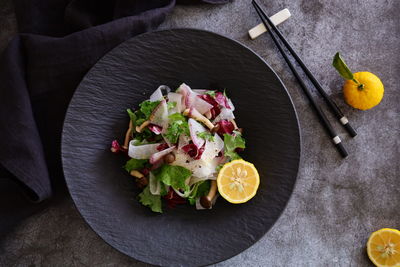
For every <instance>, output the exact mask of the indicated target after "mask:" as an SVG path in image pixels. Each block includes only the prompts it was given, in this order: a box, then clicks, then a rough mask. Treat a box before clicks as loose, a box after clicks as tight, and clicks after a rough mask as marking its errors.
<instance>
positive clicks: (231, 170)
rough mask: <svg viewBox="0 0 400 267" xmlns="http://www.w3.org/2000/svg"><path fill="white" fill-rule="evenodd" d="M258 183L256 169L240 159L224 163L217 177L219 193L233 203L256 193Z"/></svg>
mask: <svg viewBox="0 0 400 267" xmlns="http://www.w3.org/2000/svg"><path fill="white" fill-rule="evenodd" d="M259 184H260V176H259V175H258V172H257V169H256V168H255V167H254V165H253V164H251V163H250V162H247V161H244V160H241V159H240V160H234V161H231V162H229V163H226V164H225V165H224V166H223V167H222V169H221V170H220V172H219V174H218V178H217V186H218V192H219V194H220V195H221V196H222V197H223V198H225V199H226V200H227V201H229V202H230V203H234V204H239V203H244V202H247V201H249V200H250V199H251V198H252V197H254V195H255V194H256V193H257V189H258V186H259Z"/></svg>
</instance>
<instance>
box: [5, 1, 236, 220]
mask: <svg viewBox="0 0 400 267" xmlns="http://www.w3.org/2000/svg"><path fill="white" fill-rule="evenodd" d="M228 1H229V0H203V1H201V0H197V1H195V0H185V1H182V3H183V2H184V3H185V4H187V3H199V2H207V3H213V4H217V3H226V2H228ZM175 4H176V1H175V0H113V1H111V0H109V1H98V0H86V1H84V0H72V1H71V0H36V1H32V0H15V1H14V6H15V11H16V15H17V21H18V29H19V32H20V34H19V35H18V36H16V37H15V38H14V39H13V40H12V41H11V42H10V44H9V46H8V47H7V48H6V50H5V51H4V53H3V55H2V56H1V58H0V142H1V144H0V147H1V149H0V187H1V191H0V195H1V196H0V227H1V225H3V224H4V220H7V219H6V216H4V212H8V214H10V211H15V210H18V209H19V208H20V206H21V207H22V206H23V204H20V203H19V202H18V200H17V199H16V197H15V194H16V193H15V192H17V191H19V190H20V189H22V190H21V191H23V192H25V193H26V194H27V195H28V196H29V198H30V199H31V200H33V201H35V202H40V201H42V200H44V199H47V198H49V197H50V196H51V195H52V193H53V189H54V187H55V186H56V185H57V183H61V184H63V182H62V181H61V182H60V181H58V180H62V169H61V160H60V137H61V129H62V123H63V119H64V115H65V111H66V108H67V106H68V103H69V101H70V99H71V97H72V94H73V92H74V90H75V88H76V87H77V86H78V84H79V82H80V81H81V79H82V78H83V76H84V75H85V73H86V72H87V71H88V70H89V69H90V67H91V66H93V65H94V64H95V63H96V61H97V60H98V59H100V58H101V57H102V56H103V55H104V54H105V53H107V52H108V51H109V50H111V49H112V48H114V47H115V46H116V45H118V44H120V43H121V42H123V41H125V40H127V39H129V38H131V37H133V36H135V35H137V34H140V33H143V32H146V31H150V30H153V29H155V28H156V27H157V26H158V25H159V24H160V23H162V22H163V21H164V19H165V17H166V15H167V14H168V13H169V12H170V11H171V10H172V9H173V7H174V6H175ZM10 183H12V184H10Z"/></svg>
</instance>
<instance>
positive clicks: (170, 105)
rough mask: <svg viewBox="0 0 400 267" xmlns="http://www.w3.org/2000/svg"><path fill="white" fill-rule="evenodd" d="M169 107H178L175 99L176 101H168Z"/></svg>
mask: <svg viewBox="0 0 400 267" xmlns="http://www.w3.org/2000/svg"><path fill="white" fill-rule="evenodd" d="M167 107H168V110H170V109H173V108H174V107H176V102H175V101H174V102H168V103H167Z"/></svg>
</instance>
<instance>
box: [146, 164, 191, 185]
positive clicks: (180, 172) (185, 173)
mask: <svg viewBox="0 0 400 267" xmlns="http://www.w3.org/2000/svg"><path fill="white" fill-rule="evenodd" d="M153 173H154V175H155V176H156V178H157V179H158V180H159V181H160V182H162V183H163V184H165V185H170V186H172V188H174V189H175V190H180V189H182V190H184V191H188V190H189V186H188V185H187V184H186V183H185V181H186V179H188V178H189V177H190V176H191V175H192V172H191V171H190V170H188V169H186V168H184V167H181V166H174V165H168V164H164V165H162V166H161V167H160V168H158V169H156V170H154V171H153Z"/></svg>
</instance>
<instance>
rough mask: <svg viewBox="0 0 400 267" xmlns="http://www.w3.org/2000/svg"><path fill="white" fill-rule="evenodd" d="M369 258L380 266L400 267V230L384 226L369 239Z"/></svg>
mask: <svg viewBox="0 0 400 267" xmlns="http://www.w3.org/2000/svg"><path fill="white" fill-rule="evenodd" d="M367 252H368V257H369V259H370V260H371V261H372V262H373V263H374V264H375V265H376V266H378V267H400V231H399V230H396V229H390V228H383V229H380V230H378V231H376V232H373V233H372V234H371V236H370V237H369V239H368V243H367Z"/></svg>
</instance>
